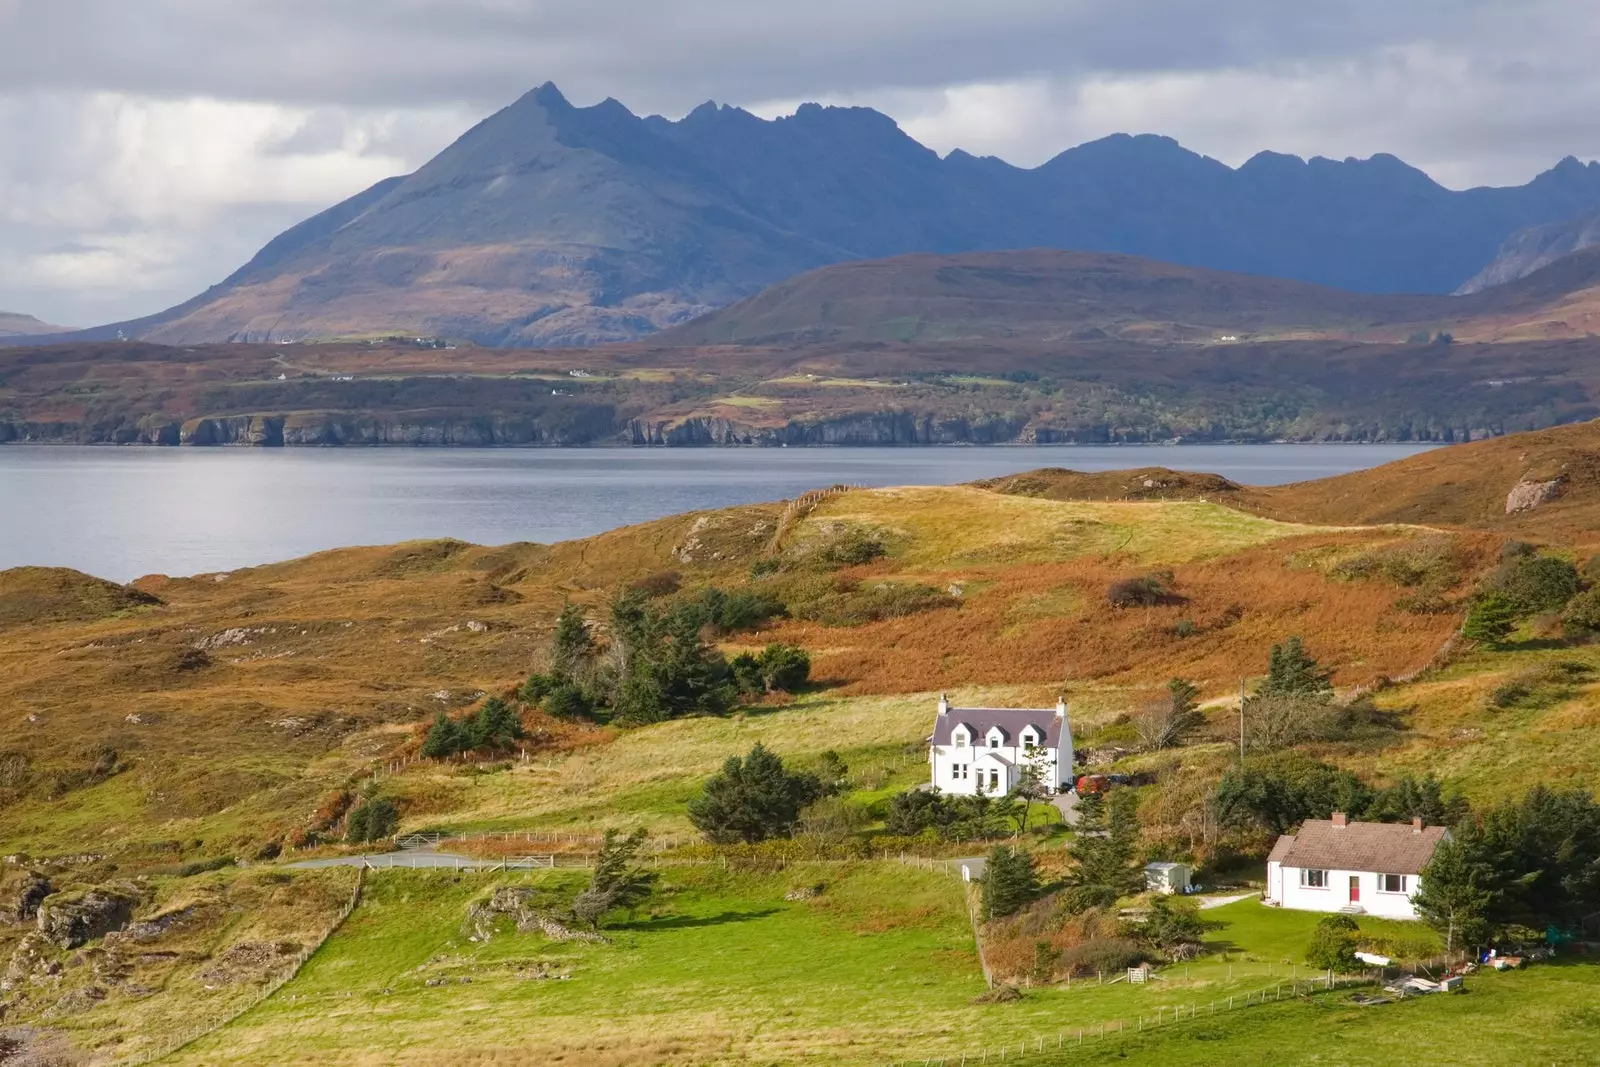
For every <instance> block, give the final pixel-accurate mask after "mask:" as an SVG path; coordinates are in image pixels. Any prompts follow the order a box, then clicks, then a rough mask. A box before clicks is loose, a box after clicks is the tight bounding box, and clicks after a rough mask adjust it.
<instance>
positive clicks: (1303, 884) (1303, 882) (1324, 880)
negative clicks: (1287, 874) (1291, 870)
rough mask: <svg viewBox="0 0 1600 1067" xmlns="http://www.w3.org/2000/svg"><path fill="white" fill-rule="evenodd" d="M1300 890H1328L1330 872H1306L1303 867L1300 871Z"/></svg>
mask: <svg viewBox="0 0 1600 1067" xmlns="http://www.w3.org/2000/svg"><path fill="white" fill-rule="evenodd" d="M1300 888H1301V889H1326V888H1328V872H1327V871H1311V870H1306V869H1305V868H1303V867H1302V868H1301V869H1300Z"/></svg>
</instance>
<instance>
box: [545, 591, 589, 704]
mask: <svg viewBox="0 0 1600 1067" xmlns="http://www.w3.org/2000/svg"><path fill="white" fill-rule="evenodd" d="M594 656H595V647H594V638H592V637H591V636H590V635H589V623H588V621H587V620H586V619H585V618H584V617H583V609H582V608H580V607H578V606H577V605H576V604H573V603H572V602H570V601H569V602H567V603H566V604H563V605H562V607H561V614H560V615H557V616H556V629H555V633H553V634H552V635H551V637H550V676H551V678H552V679H554V681H555V682H556V683H557V684H559V683H562V682H576V681H578V680H580V679H581V678H583V677H584V675H585V674H586V673H587V670H588V667H589V664H590V663H591V662H592V661H593V659H594Z"/></svg>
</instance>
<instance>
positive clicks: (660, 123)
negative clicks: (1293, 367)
mask: <svg viewBox="0 0 1600 1067" xmlns="http://www.w3.org/2000/svg"><path fill="white" fill-rule="evenodd" d="M1597 209H1600V164H1588V165H1584V164H1581V163H1579V162H1577V161H1576V160H1573V159H1567V160H1564V161H1562V162H1561V163H1560V164H1559V165H1558V166H1556V167H1555V168H1553V169H1552V170H1550V171H1548V172H1546V173H1544V174H1541V175H1540V176H1539V177H1537V178H1535V179H1534V180H1533V181H1532V182H1530V183H1528V184H1527V185H1524V186H1519V187H1515V188H1503V189H1489V188H1480V189H1469V190H1466V191H1461V192H1456V191H1451V190H1448V189H1445V188H1444V187H1442V186H1440V185H1438V184H1437V183H1436V182H1434V181H1433V180H1432V179H1430V178H1429V177H1428V176H1427V175H1425V174H1423V173H1422V172H1421V171H1418V170H1416V169H1414V168H1412V167H1409V166H1407V165H1406V164H1404V163H1402V162H1401V161H1400V160H1398V159H1395V158H1394V157H1393V156H1386V155H1378V156H1374V157H1372V158H1371V159H1366V160H1357V159H1347V160H1344V161H1342V162H1339V161H1334V160H1327V159H1321V158H1317V159H1312V160H1310V161H1305V160H1301V159H1299V158H1297V157H1293V156H1284V155H1278V154H1274V153H1262V154H1260V155H1258V156H1256V157H1254V158H1253V159H1251V160H1249V161H1248V162H1247V163H1245V164H1244V165H1242V166H1240V167H1239V168H1237V169H1234V168H1230V167H1228V166H1226V165H1224V164H1222V163H1219V162H1217V161H1216V160H1213V159H1209V158H1206V157H1204V156H1200V155H1197V154H1195V153H1193V152H1190V151H1188V150H1187V149H1184V148H1183V147H1182V146H1180V145H1179V144H1178V143H1177V142H1175V141H1173V140H1171V139H1169V138H1164V137H1156V136H1149V135H1143V136H1136V137H1135V136H1128V135H1125V134H1118V135H1115V136H1112V137H1107V138H1104V139H1102V140H1099V141H1095V142H1092V143H1090V144H1085V145H1080V146H1079V147H1077V148H1074V149H1071V150H1069V151H1066V152H1063V153H1061V154H1060V155H1059V156H1057V157H1056V158H1054V159H1052V160H1050V161H1049V162H1048V163H1045V164H1044V165H1042V166H1040V167H1037V168H1034V169H1032V170H1024V169H1021V168H1017V167H1013V166H1010V165H1009V164H1006V163H1004V162H1002V161H1000V160H996V159H987V158H986V159H979V158H976V157H973V156H971V155H968V154H966V153H963V152H955V153H952V154H950V155H949V156H947V157H944V158H942V159H941V158H940V157H939V156H938V155H937V154H935V153H934V152H932V151H930V150H929V149H927V148H926V147H924V146H922V145H920V144H918V143H917V142H916V141H914V140H912V139H911V138H910V137H908V136H906V134H905V133H904V132H902V131H901V130H900V129H899V128H898V127H897V126H896V125H895V124H894V122H893V121H892V120H890V119H889V118H887V117H886V116H884V115H881V114H879V113H877V112H875V111H870V110H867V109H861V108H825V107H820V106H818V105H815V104H807V105H805V106H803V107H801V108H800V109H799V110H798V112H797V113H796V114H794V115H793V116H790V117H787V118H782V119H777V120H773V121H766V120H762V119H759V118H757V117H755V116H753V115H751V114H749V113H748V112H745V111H741V110H739V109H737V108H730V107H717V106H714V105H706V106H703V107H701V108H698V109H696V110H695V111H694V112H691V113H690V114H689V115H688V116H686V117H685V118H684V119H682V120H681V121H678V122H671V121H668V120H666V119H662V118H659V117H652V118H645V119H641V118H638V117H636V116H634V115H633V114H631V113H630V112H629V111H628V110H627V109H626V108H625V107H623V106H622V105H621V104H619V103H617V102H616V101H614V100H607V101H605V102H604V103H601V104H598V105H595V106H594V107H588V108H577V107H574V106H572V105H571V104H570V103H568V101H567V100H566V99H565V98H564V97H562V95H561V94H560V93H559V92H558V91H557V90H556V89H555V87H554V86H552V85H546V86H543V87H542V88H540V89H538V90H535V91H534V92H532V93H529V94H528V95H526V96H524V97H523V98H522V99H520V100H518V101H517V102H516V103H514V104H512V105H511V106H509V107H507V108H505V109H503V110H501V111H500V112H497V113H496V114H494V115H492V116H490V117H489V118H487V119H485V120H484V121H483V122H481V123H479V124H478V125H477V126H475V127H473V128H472V129H471V130H469V131H468V132H467V133H465V134H464V135H463V136H462V137H461V138H460V139H459V140H457V141H456V142H455V143H454V144H452V145H451V146H450V147H448V148H447V149H445V150H444V151H443V152H441V153H440V154H439V155H438V156H437V157H435V158H434V159H433V160H431V161H430V162H429V163H427V164H426V165H425V166H423V167H422V168H421V169H420V170H418V171H417V172H416V173H414V174H411V175H407V176H404V177H401V178H393V179H389V180H387V181H385V182H381V183H379V184H378V185H376V186H374V187H372V188H371V189H369V190H367V191H365V192H363V193H361V194H359V195H358V196H356V197H353V198H351V199H350V200H348V201H346V202H344V203H343V204H339V205H336V206H335V207H333V208H330V209H329V210H328V211H326V212H323V213H322V214H320V215H317V216H315V217H313V218H312V219H309V220H307V221H306V222H304V223H301V224H300V225H298V226H296V227H294V228H292V229H291V230H289V231H287V232H285V233H284V234H283V235H281V236H280V237H278V238H276V239H275V240H273V241H272V242H270V243H269V244H268V245H267V246H266V247H265V248H263V249H262V251H261V252H260V254H258V255H257V256H256V257H255V258H254V259H253V260H252V261H251V262H250V263H249V264H247V265H245V266H244V267H243V268H241V269H240V270H239V271H238V272H236V273H235V274H234V275H233V276H231V277H229V278H228V279H226V280H225V281H223V282H222V283H221V284H219V285H217V286H215V287H213V288H212V289H210V290H208V291H207V292H205V293H203V294H200V295H199V296H197V297H195V298H194V299H192V300H190V301H187V302H186V303H184V304H182V305H179V306H178V307H175V308H172V309H169V310H168V311H165V312H162V313H161V314H158V315H154V316H150V317H148V318H145V319H141V320H136V321H133V322H127V323H116V324H112V325H110V326H106V327H101V328H98V329H96V330H92V331H85V332H82V333H80V334H78V335H76V339H82V340H96V339H110V338H115V337H116V336H117V335H118V331H119V330H120V331H121V332H122V333H123V334H124V335H126V336H128V337H135V338H142V339H146V340H154V341H161V342H165V343H183V344H189V343H198V342H206V341H223V340H298V339H309V338H330V337H349V336H363V335H373V334H395V333H411V334H428V335H443V336H447V337H455V338H464V339H470V340H473V341H477V342H480V343H486V344H495V345H526V346H541V345H581V344H592V343H598V342H605V341H615V340H621V339H627V338H633V337H639V336H643V335H645V334H648V333H651V332H654V331H656V330H660V329H662V328H665V327H668V326H671V325H674V324H676V323H680V322H684V321H686V320H688V319H690V318H693V317H694V316H696V315H698V314H700V313H702V312H704V311H707V310H710V309H712V308H714V307H720V306H723V305H726V304H729V303H732V302H734V301H736V300H738V299H740V298H742V297H747V296H751V295H753V294H754V293H756V292H758V291H760V290H761V289H762V288H764V287H766V286H768V285H770V284H772V283H774V282H778V281H781V280H783V279H785V278H788V277H790V276H792V275H795V274H798V273H800V272H802V271H805V270H808V269H810V268H813V267H818V266H821V265H824V264H828V263H837V262H842V261H847V260H856V259H865V258H872V257H882V256H891V255H898V254H904V253H909V252H934V253H946V254H948V253H957V252H970V251H981V250H992V249H1006V248H1013V249H1014V248H1028V247H1039V246H1045V247H1051V248H1059V249H1079V250H1086V251H1096V252H1115V253H1123V254H1131V255H1140V256H1146V257H1151V258H1155V259H1162V260H1166V261H1169V262H1171V263H1176V264H1183V265H1187V266H1195V267H1207V268H1213V269H1223V270H1230V271H1237V272H1243V273H1251V274H1258V275H1269V276H1273V277H1280V278H1287V279H1295V280H1299V281H1304V282H1310V283H1316V284H1321V285H1329V286H1336V287H1340V288H1344V289H1349V290H1354V291H1361V292H1373V293H1393V292H1424V293H1429V292H1431V293H1445V292H1449V291H1450V290H1452V289H1454V288H1456V287H1457V286H1459V285H1460V284H1461V283H1462V281H1463V280H1464V279H1466V278H1467V277H1468V276H1469V275H1470V274H1471V273H1472V272H1473V271H1474V270H1475V269H1476V268H1477V267H1479V266H1480V265H1481V264H1482V263H1484V262H1485V261H1487V260H1488V259H1489V258H1490V257H1491V256H1492V255H1493V254H1494V250H1495V249H1496V248H1497V247H1499V245H1500V244H1501V242H1502V241H1504V240H1505V239H1506V237H1507V236H1508V235H1509V234H1511V233H1512V232H1514V231H1516V230H1519V229H1521V228H1524V227H1527V226H1530V225H1538V224H1542V223H1549V222H1553V221H1556V220H1559V219H1565V218H1571V217H1573V216H1576V215H1579V214H1581V213H1584V212H1588V211H1594V210H1597Z"/></svg>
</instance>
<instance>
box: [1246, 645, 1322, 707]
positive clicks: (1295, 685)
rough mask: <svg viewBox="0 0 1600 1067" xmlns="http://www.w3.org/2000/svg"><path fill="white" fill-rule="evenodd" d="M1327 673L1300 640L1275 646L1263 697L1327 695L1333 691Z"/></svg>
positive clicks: (1263, 686) (1264, 684)
mask: <svg viewBox="0 0 1600 1067" xmlns="http://www.w3.org/2000/svg"><path fill="white" fill-rule="evenodd" d="M1331 673H1332V672H1330V671H1325V670H1323V669H1322V668H1321V667H1319V666H1318V665H1317V661H1316V660H1315V659H1313V658H1312V657H1311V654H1310V653H1309V652H1307V651H1306V650H1305V648H1304V647H1303V646H1302V645H1301V643H1300V638H1299V637H1291V638H1289V639H1288V640H1287V641H1285V642H1283V643H1282V644H1278V645H1273V646H1272V654H1271V656H1270V657H1269V658H1268V661H1267V680H1266V681H1265V682H1263V683H1262V684H1261V688H1260V689H1259V690H1258V692H1259V693H1260V694H1261V695H1263V696H1324V695H1326V694H1328V693H1331V692H1332V691H1333V683H1332V682H1331V681H1330V680H1329V678H1330V675H1331Z"/></svg>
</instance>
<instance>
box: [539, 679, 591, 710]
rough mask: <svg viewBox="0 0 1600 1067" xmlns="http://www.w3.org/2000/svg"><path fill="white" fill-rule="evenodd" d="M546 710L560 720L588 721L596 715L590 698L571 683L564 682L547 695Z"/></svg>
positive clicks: (545, 699)
mask: <svg viewBox="0 0 1600 1067" xmlns="http://www.w3.org/2000/svg"><path fill="white" fill-rule="evenodd" d="M544 710H545V711H546V712H548V713H549V714H550V715H553V716H554V717H555V718H558V719H588V718H592V717H593V715H594V706H593V705H592V704H590V703H589V698H588V697H587V696H585V695H584V692H583V690H582V689H580V688H578V687H577V686H576V685H574V684H572V683H571V682H563V683H562V684H560V685H558V686H556V687H555V688H553V689H551V690H550V692H549V693H547V694H546V695H545V698H544Z"/></svg>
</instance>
